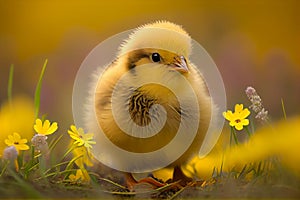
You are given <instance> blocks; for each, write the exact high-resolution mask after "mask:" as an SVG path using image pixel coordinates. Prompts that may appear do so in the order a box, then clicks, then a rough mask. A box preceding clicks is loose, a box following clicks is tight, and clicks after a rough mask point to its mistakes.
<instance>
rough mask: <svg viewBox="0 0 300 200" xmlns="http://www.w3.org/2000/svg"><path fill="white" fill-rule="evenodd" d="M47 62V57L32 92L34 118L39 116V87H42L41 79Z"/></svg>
mask: <svg viewBox="0 0 300 200" xmlns="http://www.w3.org/2000/svg"><path fill="white" fill-rule="evenodd" d="M47 63H48V59H46V60H45V62H44V65H43V68H42V71H41V74H40V78H39V81H38V83H37V85H36V88H35V94H34V106H35V118H37V117H38V116H39V110H40V101H41V88H42V80H43V76H44V73H45V69H46V66H47Z"/></svg>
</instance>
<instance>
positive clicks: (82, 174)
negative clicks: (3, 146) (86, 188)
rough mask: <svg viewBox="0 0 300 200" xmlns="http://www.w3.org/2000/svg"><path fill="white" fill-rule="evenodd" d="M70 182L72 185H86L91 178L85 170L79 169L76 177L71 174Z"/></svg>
mask: <svg viewBox="0 0 300 200" xmlns="http://www.w3.org/2000/svg"><path fill="white" fill-rule="evenodd" d="M69 180H70V182H71V183H80V182H81V183H86V182H89V181H90V177H89V175H88V173H87V171H86V170H85V169H77V171H76V175H74V174H71V175H70V176H69Z"/></svg>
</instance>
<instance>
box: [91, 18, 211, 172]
mask: <svg viewBox="0 0 300 200" xmlns="http://www.w3.org/2000/svg"><path fill="white" fill-rule="evenodd" d="M190 54H191V38H190V36H189V35H188V33H187V32H186V31H185V30H184V29H183V28H182V27H181V26H179V25H176V24H174V23H171V22H168V21H157V22H154V23H149V24H146V25H143V26H141V27H139V28H137V29H135V31H134V32H133V33H132V34H131V35H130V37H129V38H128V40H126V41H125V42H124V44H122V45H121V47H120V50H119V52H118V55H117V58H116V60H115V61H114V62H112V63H111V64H110V65H109V66H107V68H106V69H105V71H104V72H102V73H98V74H96V77H97V78H96V81H95V82H94V83H93V86H92V87H91V88H93V89H92V90H91V93H92V95H91V96H90V97H89V98H92V100H90V102H94V104H93V105H89V107H91V106H94V107H93V109H89V112H88V114H87V116H86V126H87V128H88V129H89V130H90V131H92V132H94V134H97V132H99V131H100V130H99V128H98V126H97V125H99V126H100V127H101V129H102V130H101V131H103V132H104V133H105V135H106V137H107V138H109V140H110V141H111V142H112V143H114V144H115V145H116V146H118V147H120V148H122V149H124V150H126V151H130V152H135V153H147V152H151V151H155V150H157V149H160V148H162V147H163V146H164V145H166V144H168V143H169V142H170V141H171V140H172V139H173V138H174V137H175V135H176V132H177V131H178V128H179V126H180V123H181V121H182V119H188V122H187V125H186V128H187V133H186V134H189V133H188V129H189V126H192V125H194V124H192V123H194V122H195V119H194V118H196V117H195V116H200V118H199V120H198V121H197V120H196V121H197V124H196V126H197V127H198V128H197V132H196V135H195V138H194V140H193V141H192V143H191V144H190V145H189V147H187V149H186V151H185V152H184V153H183V154H182V155H181V156H180V157H178V159H176V160H175V161H173V162H172V163H170V164H169V165H168V166H166V167H172V168H180V166H182V165H184V164H186V163H187V162H188V161H189V160H190V159H191V158H192V157H193V156H194V155H196V154H197V153H198V152H199V149H200V147H201V144H202V141H203V140H204V137H205V134H206V131H207V129H208V126H209V123H210V119H211V110H212V101H211V98H210V96H209V94H208V91H207V88H206V85H205V83H204V80H203V78H202V75H201V73H200V72H199V71H198V69H197V67H196V66H194V64H193V63H191V62H190V60H189V56H190ZM144 66H146V67H144ZM125 74H126V77H125V78H126V80H123V82H122V84H121V85H120V84H119V85H118V82H119V81H120V80H121V79H122V78H124V76H125ZM153 77H154V79H155V80H158V81H160V80H162V81H164V82H165V83H168V84H170V85H171V87H172V88H175V89H173V90H174V91H172V90H171V89H170V88H168V87H164V86H163V85H161V84H157V83H154V82H153V81H152V82H151V80H152V79H151V78H153ZM148 79H149V80H150V82H149V83H147V84H141V83H143V82H145V80H148ZM185 82H188V83H189V85H190V86H191V88H192V90H193V91H194V94H195V96H196V100H195V99H193V98H192V97H191V95H190V93H188V92H187V91H188V88H186V87H187V86H186V83H185ZM116 90H117V93H118V94H121V95H120V98H119V99H117V102H116V103H115V104H116V105H115V106H116V107H117V111H116V112H117V113H115V114H114V112H113V105H112V104H113V98H114V92H115V91H116ZM178 96H180V97H181V99H180V100H179V99H178ZM123 97H124V98H123ZM122 98H123V99H124V100H122ZM194 101H196V102H194ZM154 105H160V106H162V107H163V109H164V112H165V113H166V118H164V117H163V116H162V115H161V112H160V111H161V108H160V107H158V108H156V110H155V109H154V110H153V109H152V110H151V108H153V107H154ZM183 105H185V107H186V109H184V108H183ZM193 105H197V106H193ZM124 108H125V109H124ZM91 110H94V111H95V116H96V119H95V116H94V114H91ZM122 110H123V111H122ZM193 112H199V113H197V115H194V114H193ZM116 116H117V117H118V118H119V119H121V120H123V121H125V124H127V125H126V126H127V128H128V129H130V130H131V131H132V135H129V134H126V133H124V128H123V127H120V126H119V124H118V123H117V122H116V119H115V118H116ZM189 122H190V124H189ZM96 124H97V125H96ZM162 124H163V125H162ZM160 125H162V128H161V129H160V130H158V131H157V132H158V133H157V134H154V135H151V134H150V132H153V130H154V129H156V127H157V126H160ZM135 127H138V128H137V129H135ZM141 127H148V128H146V129H143V131H140V130H141V129H139V128H141ZM135 130H136V131H135ZM178 145H179V146H180V144H178ZM173 151H176V149H174V150H173ZM112 159H113V158H112Z"/></svg>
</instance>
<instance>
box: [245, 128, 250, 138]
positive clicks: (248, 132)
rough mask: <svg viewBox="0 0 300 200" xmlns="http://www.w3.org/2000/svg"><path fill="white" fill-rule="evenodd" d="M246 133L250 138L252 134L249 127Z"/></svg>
mask: <svg viewBox="0 0 300 200" xmlns="http://www.w3.org/2000/svg"><path fill="white" fill-rule="evenodd" d="M246 132H247V134H248V137H249V138H250V137H251V133H250V131H249V128H248V126H247V127H246Z"/></svg>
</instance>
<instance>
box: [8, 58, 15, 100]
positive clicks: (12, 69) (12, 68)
mask: <svg viewBox="0 0 300 200" xmlns="http://www.w3.org/2000/svg"><path fill="white" fill-rule="evenodd" d="M13 78H14V65H13V64H12V65H11V66H10V70H9V77H8V87H7V98H8V102H9V103H10V104H11V102H12V86H13Z"/></svg>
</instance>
